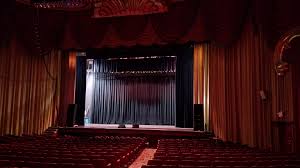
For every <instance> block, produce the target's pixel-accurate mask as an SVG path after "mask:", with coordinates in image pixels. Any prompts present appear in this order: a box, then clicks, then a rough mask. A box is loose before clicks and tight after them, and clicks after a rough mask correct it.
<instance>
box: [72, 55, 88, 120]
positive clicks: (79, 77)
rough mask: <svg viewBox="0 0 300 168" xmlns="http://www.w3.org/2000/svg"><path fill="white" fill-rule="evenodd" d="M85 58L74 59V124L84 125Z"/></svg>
mask: <svg viewBox="0 0 300 168" xmlns="http://www.w3.org/2000/svg"><path fill="white" fill-rule="evenodd" d="M85 79H86V58H85V57H77V59H76V89H75V103H76V104H77V111H76V117H75V120H76V124H78V125H84V111H85V93H86V89H85V88H86V80H85Z"/></svg>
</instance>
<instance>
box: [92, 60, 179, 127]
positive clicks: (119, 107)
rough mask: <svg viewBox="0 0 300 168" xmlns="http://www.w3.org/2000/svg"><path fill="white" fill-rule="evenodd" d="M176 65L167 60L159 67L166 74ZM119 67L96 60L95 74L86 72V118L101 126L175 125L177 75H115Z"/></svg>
mask: <svg viewBox="0 0 300 168" xmlns="http://www.w3.org/2000/svg"><path fill="white" fill-rule="evenodd" d="M174 63H175V62H174V61H170V62H167V61H166V62H165V63H164V64H165V65H164V66H165V67H160V68H161V69H163V70H166V71H167V70H168V69H167V68H168V67H170V65H169V64H174ZM119 66H121V63H113V61H108V60H104V59H96V60H94V71H93V72H88V73H87V86H88V87H87V92H86V95H87V102H86V108H87V109H86V111H88V113H86V117H88V118H89V119H90V120H91V122H92V123H100V124H115V123H128V124H132V123H137V124H155V125H174V124H175V115H174V114H173V113H175V103H174V102H173V101H175V94H174V93H175V87H174V85H175V75H165V76H153V75H151V74H150V75H149V76H132V75H129V76H128V75H127V76H125V77H124V76H117V75H114V74H113V73H112V72H117V70H118V68H119ZM173 67H174V66H173ZM164 68H165V69H164ZM172 70H173V72H174V69H172ZM125 75H126V74H125Z"/></svg>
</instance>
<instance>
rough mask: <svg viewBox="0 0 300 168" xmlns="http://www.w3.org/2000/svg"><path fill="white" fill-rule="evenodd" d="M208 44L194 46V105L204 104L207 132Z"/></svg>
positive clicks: (206, 128)
mask: <svg viewBox="0 0 300 168" xmlns="http://www.w3.org/2000/svg"><path fill="white" fill-rule="evenodd" d="M208 56H209V45H208V44H205V43H203V44H195V45H194V78H193V82H194V90H193V96H194V100H193V103H194V104H203V107H204V125H205V130H208V126H209V106H208V105H209V92H208V88H209V76H208V73H209V72H208Z"/></svg>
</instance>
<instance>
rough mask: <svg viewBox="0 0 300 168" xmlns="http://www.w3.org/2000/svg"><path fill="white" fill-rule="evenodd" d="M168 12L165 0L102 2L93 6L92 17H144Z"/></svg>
mask: <svg viewBox="0 0 300 168" xmlns="http://www.w3.org/2000/svg"><path fill="white" fill-rule="evenodd" d="M167 11H168V5H167V2H166V1H165V0H102V1H99V2H96V3H95V4H94V17H96V18H99V17H114V16H129V15H145V14H153V13H164V12H167Z"/></svg>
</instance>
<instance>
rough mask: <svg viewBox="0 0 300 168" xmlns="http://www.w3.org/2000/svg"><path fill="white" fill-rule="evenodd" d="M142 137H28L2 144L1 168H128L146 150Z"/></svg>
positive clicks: (0, 146) (0, 154)
mask: <svg viewBox="0 0 300 168" xmlns="http://www.w3.org/2000/svg"><path fill="white" fill-rule="evenodd" d="M145 141H146V139H145V138H138V137H119V136H100V137H93V138H84V137H71V136H67V137H56V138H54V137H45V136H33V137H25V138H24V139H23V141H22V140H21V139H19V140H18V141H12V142H11V143H8V144H7V143H5V144H0V167H34V168H39V167H41V168H43V167H45V168H51V167H55V168H57V167H58V168H59V167H62V168H68V167H75V168H76V167H77V168H96V167H126V165H127V164H129V163H130V161H131V160H132V159H133V158H135V157H136V156H137V154H138V153H139V151H140V149H143V147H144V144H145Z"/></svg>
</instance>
